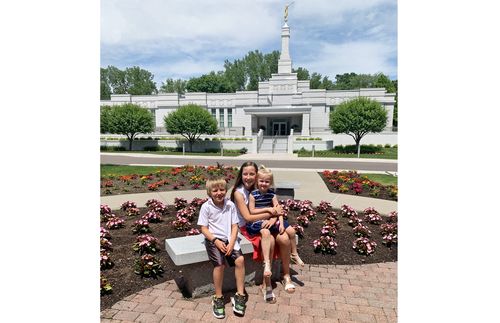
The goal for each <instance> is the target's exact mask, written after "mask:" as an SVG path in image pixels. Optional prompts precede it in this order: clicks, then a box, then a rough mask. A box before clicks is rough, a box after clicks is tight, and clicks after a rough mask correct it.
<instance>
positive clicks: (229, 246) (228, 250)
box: [226, 242, 234, 256]
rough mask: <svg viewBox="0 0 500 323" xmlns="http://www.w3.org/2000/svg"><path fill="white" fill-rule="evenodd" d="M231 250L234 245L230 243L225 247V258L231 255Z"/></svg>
mask: <svg viewBox="0 0 500 323" xmlns="http://www.w3.org/2000/svg"><path fill="white" fill-rule="evenodd" d="M233 249H234V243H233V242H230V243H229V244H228V245H227V246H226V250H227V251H226V256H229V255H230V254H231V252H233Z"/></svg>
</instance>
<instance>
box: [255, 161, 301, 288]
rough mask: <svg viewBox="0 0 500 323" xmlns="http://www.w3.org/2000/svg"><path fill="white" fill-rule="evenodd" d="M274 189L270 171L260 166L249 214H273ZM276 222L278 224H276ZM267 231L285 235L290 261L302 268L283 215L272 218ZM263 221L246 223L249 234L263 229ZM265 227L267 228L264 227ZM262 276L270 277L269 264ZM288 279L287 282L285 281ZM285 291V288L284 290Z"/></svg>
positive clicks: (292, 230) (291, 230)
mask: <svg viewBox="0 0 500 323" xmlns="http://www.w3.org/2000/svg"><path fill="white" fill-rule="evenodd" d="M273 187H274V177H273V173H272V172H271V170H270V169H268V168H266V167H264V166H261V167H260V168H259V170H258V172H257V189H256V190H254V191H252V192H251V194H250V195H249V203H248V208H249V210H250V213H251V214H254V213H258V212H259V211H258V210H262V209H266V210H267V209H268V212H271V213H272V212H273V210H274V207H276V206H277V205H279V203H278V198H277V197H276V193H275V192H274V190H273ZM276 220H277V221H278V222H276ZM269 222H270V223H269V224H270V225H269V227H268V228H269V230H270V231H271V232H272V233H276V232H278V233H279V234H283V233H285V232H286V233H287V235H288V237H289V238H290V247H291V255H290V259H291V260H292V261H293V262H295V263H296V264H298V265H301V266H304V262H303V261H302V259H300V257H299V254H298V252H297V244H296V242H295V230H294V228H293V227H291V226H289V224H288V221H286V220H284V219H283V215H282V214H280V216H279V217H278V218H272V219H270V220H269ZM262 225H263V221H262V220H259V221H254V222H247V224H246V229H247V231H248V233H250V234H258V233H260V231H261V230H262V229H263V226H262ZM266 227H267V226H266ZM264 275H265V276H266V275H268V276H271V275H272V273H271V264H270V263H265V262H264ZM284 278H285V282H286V283H288V280H290V276H288V277H286V276H285V277H284ZM287 278H288V280H287ZM285 289H286V288H285Z"/></svg>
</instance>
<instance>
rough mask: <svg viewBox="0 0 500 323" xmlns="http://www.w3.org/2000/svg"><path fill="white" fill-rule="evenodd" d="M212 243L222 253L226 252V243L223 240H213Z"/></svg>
mask: <svg viewBox="0 0 500 323" xmlns="http://www.w3.org/2000/svg"><path fill="white" fill-rule="evenodd" d="M214 244H215V246H216V247H217V249H219V250H220V251H221V252H223V253H226V252H227V247H226V244H225V243H224V242H223V241H221V240H215V242H214Z"/></svg>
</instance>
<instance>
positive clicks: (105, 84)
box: [101, 67, 113, 100]
mask: <svg viewBox="0 0 500 323" xmlns="http://www.w3.org/2000/svg"><path fill="white" fill-rule="evenodd" d="M111 93H113V92H112V90H111V86H110V84H109V78H108V71H107V69H105V68H102V67H101V100H109V99H110V98H111Z"/></svg>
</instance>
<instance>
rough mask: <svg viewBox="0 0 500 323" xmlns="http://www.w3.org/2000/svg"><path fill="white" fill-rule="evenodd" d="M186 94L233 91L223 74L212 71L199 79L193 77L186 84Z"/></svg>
mask: <svg viewBox="0 0 500 323" xmlns="http://www.w3.org/2000/svg"><path fill="white" fill-rule="evenodd" d="M186 90H187V91H188V92H207V93H231V92H234V89H233V88H232V87H231V83H230V82H229V81H228V80H227V79H226V77H225V76H224V73H223V72H217V73H215V72H214V71H212V72H210V74H205V75H202V76H200V77H193V78H191V79H189V81H187V83H186Z"/></svg>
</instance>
